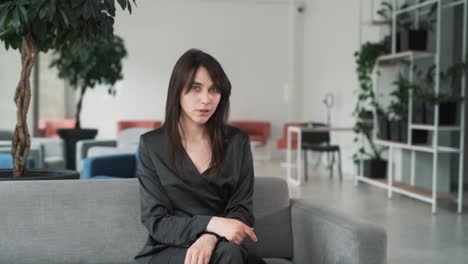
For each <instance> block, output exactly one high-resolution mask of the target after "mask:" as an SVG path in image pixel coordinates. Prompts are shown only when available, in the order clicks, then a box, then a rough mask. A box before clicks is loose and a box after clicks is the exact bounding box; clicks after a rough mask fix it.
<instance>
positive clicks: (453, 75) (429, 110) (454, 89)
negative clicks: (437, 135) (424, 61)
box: [415, 57, 468, 125]
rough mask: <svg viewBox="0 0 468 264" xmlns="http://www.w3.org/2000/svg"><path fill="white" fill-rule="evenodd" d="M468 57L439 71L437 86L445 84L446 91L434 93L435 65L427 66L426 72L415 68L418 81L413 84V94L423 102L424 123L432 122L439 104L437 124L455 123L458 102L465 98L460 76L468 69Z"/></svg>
mask: <svg viewBox="0 0 468 264" xmlns="http://www.w3.org/2000/svg"><path fill="white" fill-rule="evenodd" d="M467 60H468V57H466V58H465V61H464V62H459V63H455V64H453V65H452V66H450V67H449V68H447V70H446V71H445V72H440V73H439V78H440V82H439V85H440V86H439V87H442V86H443V85H447V86H448V87H449V88H450V89H449V90H448V91H441V92H439V94H435V93H434V85H435V82H434V78H435V65H432V66H431V67H428V68H427V70H426V72H425V73H423V72H422V71H421V70H419V69H416V71H415V75H416V76H418V77H419V78H420V80H421V81H420V83H419V84H418V85H416V86H415V94H416V97H417V98H418V100H419V101H421V102H423V108H424V112H423V115H422V116H423V117H422V122H423V123H424V124H431V125H433V124H434V109H435V105H436V104H438V105H439V125H455V124H456V123H457V118H458V115H457V113H458V108H459V103H460V102H461V101H463V100H465V98H464V97H462V96H461V92H460V91H461V90H460V89H461V78H462V76H463V74H466V72H467V70H468V63H467Z"/></svg>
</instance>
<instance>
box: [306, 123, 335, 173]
mask: <svg viewBox="0 0 468 264" xmlns="http://www.w3.org/2000/svg"><path fill="white" fill-rule="evenodd" d="M301 125H302V126H304V127H307V126H310V125H312V127H327V126H328V125H327V124H324V123H317V122H308V123H303V124H301ZM302 151H303V155H304V179H305V181H307V180H308V171H307V168H308V162H307V152H308V151H314V152H321V153H327V155H328V154H330V153H331V154H333V155H332V160H331V164H329V170H330V177H333V165H334V163H335V156H336V155H338V172H339V174H340V181H341V180H343V173H342V170H341V151H340V146H338V145H330V132H329V131H324V132H305V131H303V132H302ZM335 154H336V155H335Z"/></svg>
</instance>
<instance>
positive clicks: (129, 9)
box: [127, 0, 132, 14]
mask: <svg viewBox="0 0 468 264" xmlns="http://www.w3.org/2000/svg"><path fill="white" fill-rule="evenodd" d="M127 7H128V12H129V13H130V14H131V13H132V4H131V3H130V0H129V1H128V2H127Z"/></svg>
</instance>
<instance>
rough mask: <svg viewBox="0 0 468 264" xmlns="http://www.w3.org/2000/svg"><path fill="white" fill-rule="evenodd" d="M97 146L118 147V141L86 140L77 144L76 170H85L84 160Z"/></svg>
mask: <svg viewBox="0 0 468 264" xmlns="http://www.w3.org/2000/svg"><path fill="white" fill-rule="evenodd" d="M96 146H105V147H117V141H116V140H95V139H86V140H79V141H78V142H76V170H77V171H79V172H81V171H82V169H83V160H84V159H85V158H86V157H88V150H89V149H90V148H92V147H96Z"/></svg>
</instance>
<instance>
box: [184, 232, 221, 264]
mask: <svg viewBox="0 0 468 264" xmlns="http://www.w3.org/2000/svg"><path fill="white" fill-rule="evenodd" d="M217 240H218V239H217V238H216V237H215V236H214V235H212V234H203V235H201V236H200V237H199V238H198V239H197V240H196V241H195V242H194V243H193V244H192V245H191V246H190V247H189V248H188V250H187V254H186V255H185V261H184V264H208V263H209V262H210V259H211V255H212V254H213V250H214V248H215V246H216V242H217Z"/></svg>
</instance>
